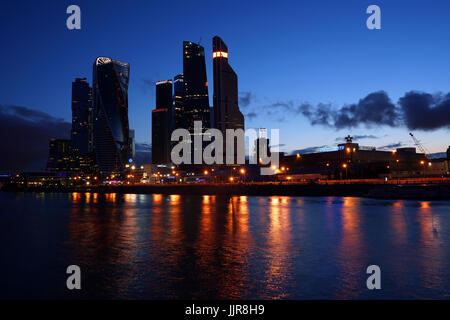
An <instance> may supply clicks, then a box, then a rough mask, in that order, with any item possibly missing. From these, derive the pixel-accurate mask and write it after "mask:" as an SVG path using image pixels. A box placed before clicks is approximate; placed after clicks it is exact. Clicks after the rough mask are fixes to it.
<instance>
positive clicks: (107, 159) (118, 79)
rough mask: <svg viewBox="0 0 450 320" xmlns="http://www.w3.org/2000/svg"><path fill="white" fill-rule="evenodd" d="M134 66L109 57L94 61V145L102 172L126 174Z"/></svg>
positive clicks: (128, 155)
mask: <svg viewBox="0 0 450 320" xmlns="http://www.w3.org/2000/svg"><path fill="white" fill-rule="evenodd" d="M129 74H130V65H129V64H128V63H123V62H120V61H117V60H113V59H110V58H106V57H99V58H97V59H96V60H95V63H94V72H93V105H94V148H95V155H96V160H97V164H98V168H99V171H100V174H101V175H102V176H107V175H110V174H112V173H119V174H120V173H122V171H123V168H124V165H125V162H127V161H128V159H129V158H130V157H131V152H130V148H129V146H130V144H129V124H128V81H129Z"/></svg>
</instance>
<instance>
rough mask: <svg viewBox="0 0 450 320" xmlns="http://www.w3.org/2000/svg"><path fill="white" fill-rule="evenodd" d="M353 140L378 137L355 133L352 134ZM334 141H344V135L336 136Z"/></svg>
mask: <svg viewBox="0 0 450 320" xmlns="http://www.w3.org/2000/svg"><path fill="white" fill-rule="evenodd" d="M352 138H353V141H357V140H363V139H380V137H377V136H374V135H372V134H364V135H355V136H352ZM335 141H345V137H339V138H336V139H335Z"/></svg>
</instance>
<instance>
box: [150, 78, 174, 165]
mask: <svg viewBox="0 0 450 320" xmlns="http://www.w3.org/2000/svg"><path fill="white" fill-rule="evenodd" d="M172 109H173V102H172V80H164V81H159V82H157V83H156V108H155V109H154V110H152V163H153V164H168V163H170V151H171V148H170V144H171V143H170V137H171V133H172V131H171V127H172Z"/></svg>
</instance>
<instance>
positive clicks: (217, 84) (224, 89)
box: [213, 36, 245, 163]
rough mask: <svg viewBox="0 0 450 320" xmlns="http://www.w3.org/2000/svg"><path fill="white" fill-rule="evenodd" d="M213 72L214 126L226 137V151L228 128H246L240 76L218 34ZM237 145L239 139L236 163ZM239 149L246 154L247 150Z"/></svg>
mask: <svg viewBox="0 0 450 320" xmlns="http://www.w3.org/2000/svg"><path fill="white" fill-rule="evenodd" d="M213 72H214V95H213V105H214V107H213V108H214V127H215V128H216V129H219V130H220V131H221V132H222V135H223V137H224V147H223V152H224V153H225V152H226V147H225V146H226V143H227V141H226V130H227V129H233V130H237V129H242V130H244V116H243V115H242V113H241V111H240V110H239V104H238V101H239V95H238V77H237V75H236V73H235V72H234V70H233V68H232V67H231V66H230V65H229V63H228V47H227V46H226V44H225V42H223V40H222V39H221V38H220V37H218V36H215V37H214V38H213ZM235 140H236V138H235ZM230 143H231V142H230ZM237 147H238V144H237V141H234V150H233V152H234V157H233V158H234V159H235V161H234V163H236V154H237V152H238V150H237ZM243 148H245V146H244V147H243ZM239 151H240V152H242V154H245V150H239Z"/></svg>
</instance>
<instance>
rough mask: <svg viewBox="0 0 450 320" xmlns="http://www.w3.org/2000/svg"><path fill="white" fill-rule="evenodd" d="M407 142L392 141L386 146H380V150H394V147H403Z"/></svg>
mask: <svg viewBox="0 0 450 320" xmlns="http://www.w3.org/2000/svg"><path fill="white" fill-rule="evenodd" d="M404 145H405V144H404V143H403V142H397V143H391V144H387V145H385V146H381V147H378V148H377V149H378V150H392V149H396V148H401V147H403V146H404Z"/></svg>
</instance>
